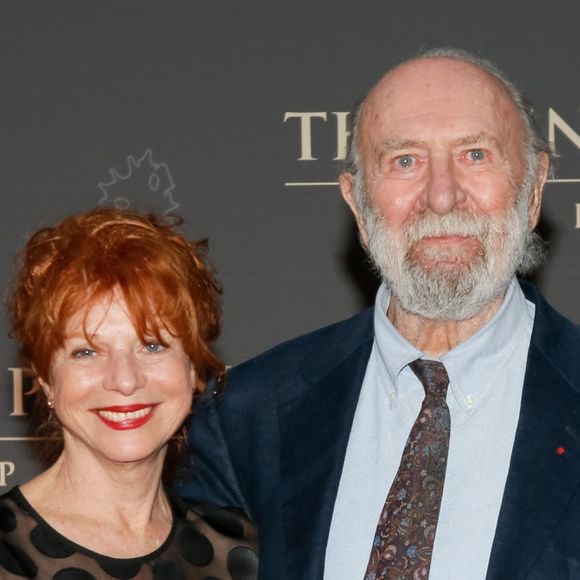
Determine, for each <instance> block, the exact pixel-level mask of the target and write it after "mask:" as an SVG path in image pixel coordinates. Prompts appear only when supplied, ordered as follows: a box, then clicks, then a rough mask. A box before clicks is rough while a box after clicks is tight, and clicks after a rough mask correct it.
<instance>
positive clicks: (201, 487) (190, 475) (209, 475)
mask: <svg viewBox="0 0 580 580" xmlns="http://www.w3.org/2000/svg"><path fill="white" fill-rule="evenodd" d="M211 387H212V386H211V385H209V386H208V388H207V389H206V391H205V393H204V396H203V397H202V399H201V400H200V401H199V402H198V404H197V405H196V406H195V408H194V412H193V416H192V423H191V428H190V431H189V437H188V450H187V452H188V455H189V461H188V469H187V471H186V472H185V474H183V475H182V477H181V478H180V479H179V481H178V482H177V484H176V486H175V487H176V491H177V493H179V494H180V495H182V496H183V497H186V498H188V499H191V500H194V501H202V502H211V503H215V504H217V505H220V506H236V507H241V508H243V509H244V510H246V511H249V509H248V507H249V506H248V502H247V500H246V498H245V496H244V493H243V492H242V488H241V485H240V482H239V480H238V474H237V473H236V468H235V466H234V464H233V462H232V456H231V450H230V448H229V445H230V444H231V441H229V440H228V436H227V433H226V431H225V429H224V424H223V417H222V413H221V410H222V404H223V400H222V398H221V397H220V396H219V395H218V396H216V395H215V394H214V393H213V389H212V388H211Z"/></svg>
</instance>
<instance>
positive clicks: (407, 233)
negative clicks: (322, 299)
mask: <svg viewBox="0 0 580 580" xmlns="http://www.w3.org/2000/svg"><path fill="white" fill-rule="evenodd" d="M527 194H528V192H527V191H521V192H520V194H519V195H518V203H517V206H516V207H515V208H511V209H510V210H508V212H507V214H506V215H505V216H504V217H493V218H492V217H489V216H473V215H471V214H468V213H466V212H465V211H461V210H454V211H453V212H451V213H448V214H445V215H437V214H434V213H433V212H430V211H427V212H425V213H424V214H422V215H421V216H419V217H418V218H417V219H416V220H415V221H413V222H412V223H410V224H408V225H407V226H405V227H404V228H403V229H402V230H401V231H400V232H399V233H398V234H394V233H393V232H391V231H390V229H389V226H388V224H387V223H386V222H385V220H384V219H383V217H382V216H381V215H380V214H379V212H378V211H377V210H376V209H375V208H374V207H370V206H369V207H366V208H364V210H363V214H364V221H365V227H366V232H367V236H368V251H369V254H370V256H371V258H372V260H373V262H374V264H375V266H376V267H377V269H378V270H379V272H380V274H381V276H382V278H383V280H384V282H385V283H386V284H387V286H388V287H389V288H390V290H391V292H392V293H393V295H394V296H396V297H397V299H398V300H399V302H400V303H401V306H402V307H403V308H404V309H405V310H407V311H408V312H411V313H412V314H416V315H418V316H421V317H423V318H427V319H431V320H441V321H443V320H466V319H468V318H471V317H472V316H474V315H476V314H478V313H479V312H481V311H482V310H483V309H484V308H485V307H486V306H487V305H488V304H490V303H491V302H492V301H493V300H494V299H496V298H498V297H500V296H503V294H504V293H505V291H506V289H507V287H508V285H509V283H510V281H511V279H512V278H513V276H514V275H515V273H516V270H517V269H518V266H519V265H520V263H521V262H522V259H523V257H524V254H525V252H526V248H527V246H528V240H529V236H530V232H528V205H527V202H528V199H529V196H528V195H527ZM448 235H459V236H472V237H475V238H476V239H477V240H478V241H479V244H480V248H479V251H478V252H477V253H476V255H475V257H473V256H472V259H471V262H470V263H461V262H460V261H458V263H457V264H450V262H449V261H448V260H447V261H446V262H444V263H440V264H437V259H436V258H437V256H436V254H434V255H433V264H430V265H429V268H428V269H426V268H425V267H424V266H423V265H422V264H421V263H420V262H419V261H418V259H417V255H416V253H417V252H416V248H415V247H414V244H415V243H416V242H418V241H419V240H421V239H422V238H428V237H436V236H448ZM436 251H442V250H440V249H439V250H436ZM451 251H452V250H451ZM423 255H424V252H423Z"/></svg>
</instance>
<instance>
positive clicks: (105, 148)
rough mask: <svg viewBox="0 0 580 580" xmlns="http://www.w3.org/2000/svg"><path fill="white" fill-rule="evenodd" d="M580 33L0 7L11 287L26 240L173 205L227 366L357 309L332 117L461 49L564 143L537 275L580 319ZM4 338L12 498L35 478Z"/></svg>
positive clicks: (399, 5)
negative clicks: (207, 260)
mask: <svg viewBox="0 0 580 580" xmlns="http://www.w3.org/2000/svg"><path fill="white" fill-rule="evenodd" d="M579 24H580V5H579V4H578V2H577V0H555V1H554V2H551V3H548V2H544V1H539V0H534V1H531V0H512V1H511V2H505V1H502V2H493V1H491V2H490V1H488V2H485V3H473V2H467V1H465V0H462V1H461V2H456V1H452V0H441V1H439V2H432V1H430V2H427V1H425V2H422V1H418V0H407V1H406V2H394V1H388V0H382V1H380V2H379V1H366V2H365V1H361V0H318V1H317V0H309V1H298V0H294V1H292V2H279V1H275V0H259V1H258V0H249V1H246V2H244V1H242V0H192V1H190V2H169V1H157V2H153V1H124V0H105V1H103V0H99V1H98V2H85V1H81V0H62V1H50V0H39V1H37V2H30V1H28V0H15V1H7V0H0V120H1V123H0V127H1V133H0V155H1V159H2V171H1V172H0V196H1V200H2V213H1V216H0V220H1V227H0V240H1V243H0V285H1V286H2V287H3V288H6V287H7V286H8V284H9V281H10V278H11V276H12V273H13V259H14V255H15V254H16V252H17V251H18V250H19V248H21V247H22V245H23V243H24V241H25V239H26V237H27V235H29V234H30V233H31V232H33V231H35V230H36V229H38V228H39V227H41V226H44V225H49V224H52V223H54V222H55V221H56V220H60V219H61V218H63V217H64V216H65V215H67V214H70V213H74V212H78V211H83V210H87V209H89V208H91V207H93V206H94V205H96V204H97V203H99V202H100V201H105V202H109V203H111V202H116V203H129V204H131V205H141V206H143V207H147V208H152V209H155V210H157V211H158V212H160V213H163V212H166V211H168V210H170V209H171V208H176V211H177V213H179V214H181V215H182V216H183V217H184V218H185V220H186V224H185V226H184V231H185V233H186V234H187V235H188V236H190V237H209V239H210V246H211V256H212V259H213V262H214V263H215V265H216V266H217V269H218V271H219V274H220V279H221V281H222V283H223V285H224V288H225V292H224V316H225V325H224V330H223V336H222V339H221V340H220V342H219V344H218V350H219V352H220V354H221V355H222V356H223V357H224V358H225V360H226V361H227V362H228V363H230V364H235V363H237V362H240V361H242V360H244V359H246V358H248V357H250V356H252V355H254V354H257V353H259V352H261V351H262V350H264V349H266V348H267V347H269V346H271V345H273V344H275V343H277V342H280V341H282V340H284V339H287V338H290V337H293V336H296V335H298V334H301V333H303V332H306V331H308V330H311V329H314V328H316V327H319V326H322V325H324V324H327V323H330V322H332V321H335V320H338V319H340V318H343V317H346V316H348V315H350V314H352V313H354V312H356V311H357V310H359V309H360V308H361V307H363V306H364V305H366V304H368V303H369V301H370V300H371V299H372V295H373V292H374V288H375V282H374V280H373V278H372V277H371V276H369V275H368V274H367V273H366V268H365V265H364V256H363V255H362V253H361V252H360V250H359V249H358V247H357V244H356V241H355V235H354V228H353V225H352V222H351V219H350V216H349V215H348V212H347V210H346V208H345V206H344V205H343V202H342V200H341V198H340V195H339V193H338V189H337V187H336V186H333V185H328V183H330V184H332V183H333V182H334V181H335V180H336V175H337V172H338V162H337V161H336V160H335V158H336V157H340V156H341V155H340V154H337V147H339V146H340V143H341V139H340V138H339V137H338V133H339V131H338V129H340V127H339V125H340V122H341V121H342V120H344V113H345V112H347V111H348V110H349V109H350V107H351V105H352V104H353V102H354V101H355V100H356V99H358V98H359V97H360V96H361V95H362V94H363V93H364V92H365V91H366V90H367V89H368V88H369V87H370V86H371V85H372V84H373V82H374V81H375V80H376V79H377V78H378V77H379V76H380V75H381V74H382V72H383V71H384V70H385V69H387V68H389V67H390V66H392V65H393V64H395V63H396V62H398V61H400V60H401V59H404V58H407V57H409V56H412V55H413V54H415V53H416V52H417V51H418V50H419V49H420V48H421V47H423V46H427V47H431V46H457V47H462V48H466V49H468V50H471V51H474V52H475V53H478V54H481V55H482V56H485V57H487V58H490V59H492V60H494V61H496V62H497V63H498V64H499V65H500V66H501V67H502V68H503V69H504V70H505V71H506V72H507V74H508V75H510V76H511V77H512V78H513V79H514V80H515V82H516V83H517V84H518V85H520V86H521V87H522V88H523V89H524V91H525V92H526V94H527V95H528V96H529V97H530V99H531V100H532V101H533V102H534V103H535V105H536V109H537V116H538V120H539V124H540V126H541V127H542V128H543V129H544V131H545V132H546V134H548V133H551V134H553V137H554V139H555V144H556V149H557V152H558V153H559V154H560V159H559V167H558V170H557V180H556V181H555V182H552V183H550V184H548V186H547V188H546V192H545V198H544V200H545V202H544V208H545V210H544V216H545V217H544V220H543V223H542V229H543V231H544V232H545V234H546V236H547V237H548V239H549V240H550V242H551V245H552V252H551V258H550V262H549V264H548V265H547V266H546V267H545V268H544V269H543V271H542V272H541V274H540V276H539V279H538V281H539V283H540V286H541V288H542V289H543V291H544V292H545V294H546V295H547V296H548V298H549V299H550V300H551V302H552V303H553V304H554V305H555V306H556V307H557V308H559V309H560V310H561V311H562V312H563V313H565V314H566V315H568V316H569V317H571V318H572V319H574V320H576V321H578V322H580V304H579V303H578V300H577V293H578V292H577V288H578V282H579V280H580V268H579V266H580V263H579V260H578V250H579V248H580V240H579V235H580V234H579V231H580V229H579V228H578V226H579V225H580V217H577V216H580V212H577V207H580V76H579V74H578V59H579V57H580V26H579ZM296 113H299V114H300V115H301V116H296ZM336 113H338V114H336ZM313 114H314V115H313ZM308 117H310V128H311V135H310V136H311V140H307V139H306V135H305V134H304V131H301V128H302V129H306V128H307V125H308V123H307V118H308ZM324 117H325V118H324ZM285 118H287V120H286V121H284V119H285ZM302 118H303V119H304V121H302V120H301V119H302ZM309 148H310V155H307V154H308V149H309ZM301 156H302V157H312V158H315V159H302V160H301V159H299V158H300V157H301ZM305 184H310V185H305ZM123 200H125V201H124V202H123ZM0 325H1V327H0V341H1V344H2V346H3V348H2V349H1V354H0V356H1V362H2V369H3V370H2V373H3V382H2V384H3V389H2V391H1V393H0V413H2V415H1V417H2V423H1V427H0V488H1V486H3V485H13V484H16V483H20V482H22V481H24V480H26V479H27V478H29V477H30V476H31V475H32V474H33V473H34V472H35V471H36V469H37V466H36V465H35V463H34V461H33V460H32V459H31V455H30V454H31V452H32V448H33V445H34V442H33V441H31V440H29V439H26V437H27V435H28V418H27V416H26V415H25V413H26V400H25V399H26V397H22V396H21V394H20V391H21V389H20V385H19V382H18V376H19V370H18V368H17V367H18V360H17V357H16V349H15V346H14V344H13V343H11V342H10V341H9V339H8V338H7V332H8V328H7V325H6V319H5V316H4V314H3V315H2V318H0ZM11 369H12V370H11ZM23 389H24V390H25V389H26V384H25V385H24V386H23ZM23 400H24V401H23Z"/></svg>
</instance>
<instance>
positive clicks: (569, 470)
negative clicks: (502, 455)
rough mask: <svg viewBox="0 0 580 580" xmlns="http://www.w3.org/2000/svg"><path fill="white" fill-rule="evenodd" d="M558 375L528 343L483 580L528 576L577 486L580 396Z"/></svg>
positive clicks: (579, 469) (579, 454)
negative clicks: (515, 425) (511, 446)
mask: <svg viewBox="0 0 580 580" xmlns="http://www.w3.org/2000/svg"><path fill="white" fill-rule="evenodd" d="M552 336H554V335H552ZM560 370H561V369H556V368H555V366H554V365H553V364H552V363H551V361H550V359H549V357H547V356H546V355H545V354H544V351H543V349H541V348H538V346H536V345H534V343H533V342H532V345H531V347H530V352H529V355H528V367H527V370H526V378H525V381H524V391H523V396H522V406H521V412H520V419H519V423H518V428H517V432H516V438H515V442H514V449H513V452H512V458H511V463H510V469H509V474H508V479H507V482H506V488H505V492H504V498H503V501H502V507H501V511H500V515H499V519H498V524H497V529H496V535H495V539H494V543H493V547H492V552H491V556H490V563H489V567H488V573H487V580H498V579H500V578H501V579H505V578H510V580H517V579H520V578H526V577H527V576H528V574H529V573H530V570H531V569H532V567H533V565H534V562H535V561H536V560H537V559H538V556H539V555H540V553H541V551H542V548H543V547H544V546H545V544H546V541H547V540H548V538H549V536H550V534H551V533H552V532H553V530H554V528H555V527H556V525H557V524H558V521H559V520H560V518H561V517H562V514H563V512H564V510H565V509H566V504H567V503H568V501H569V499H570V496H571V495H572V493H573V491H574V490H575V488H576V487H577V486H578V485H579V484H580V430H579V427H578V426H579V425H580V421H579V417H578V410H580V394H579V393H578V391H577V390H576V389H575V388H573V387H572V386H571V385H570V382H569V381H568V379H567V378H565V376H563V374H562V372H560Z"/></svg>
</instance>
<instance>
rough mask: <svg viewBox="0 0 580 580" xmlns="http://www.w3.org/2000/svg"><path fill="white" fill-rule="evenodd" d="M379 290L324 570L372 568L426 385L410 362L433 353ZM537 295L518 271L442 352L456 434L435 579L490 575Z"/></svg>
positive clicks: (328, 578)
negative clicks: (493, 306) (475, 327)
mask: <svg viewBox="0 0 580 580" xmlns="http://www.w3.org/2000/svg"><path fill="white" fill-rule="evenodd" d="M389 298H390V295H389V292H388V290H387V289H386V288H385V287H384V286H381V288H380V289H379V291H378V294H377V298H376V303H375V315H374V324H375V342H374V345H373V349H372V353H371V356H370V359H369V363H368V365H367V370H366V374H365V378H364V381H363V385H362V389H361V393H360V397H359V401H358V404H357V408H356V412H355V417H354V423H353V427H352V431H351V434H350V438H349V442H348V448H347V453H346V457H345V463H344V467H343V472H342V476H341V479H340V485H339V489H338V496H337V499H336V503H335V506H334V513H333V518H332V524H331V528H330V535H329V541H328V545H327V550H326V563H325V574H324V580H357V579H362V578H363V577H364V573H365V570H366V567H367V564H368V559H369V555H370V551H371V545H372V542H373V538H374V534H375V529H376V526H377V522H378V519H379V515H380V513H381V510H382V508H383V504H384V501H385V499H386V497H387V494H388V492H389V489H390V487H391V484H392V482H393V480H394V478H395V474H396V472H397V469H398V467H399V463H400V459H401V455H402V452H403V449H404V447H405V443H406V441H407V437H408V435H409V432H410V430H411V426H412V425H413V423H414V421H415V419H416V417H417V415H418V413H419V409H420V407H421V403H422V401H423V398H424V390H423V387H422V385H421V383H420V382H419V380H418V379H417V378H416V376H415V375H414V374H413V372H412V371H411V369H410V368H409V366H408V365H409V363H410V362H412V361H414V360H415V359H417V358H421V357H423V358H430V357H426V356H425V355H424V354H423V353H422V352H421V351H419V350H417V349H416V348H415V347H414V346H412V345H411V344H409V343H408V342H407V341H406V340H405V339H404V338H403V337H402V336H401V335H400V334H399V333H398V332H397V331H396V330H395V328H394V327H393V325H392V324H391V323H390V321H389V319H388V318H387V316H386V312H387V308H388V305H389ZM533 322H534V305H533V304H531V303H530V302H528V301H527V300H526V299H525V297H524V295H523V292H522V291H521V289H520V287H519V285H518V284H517V282H516V280H515V279H514V280H513V281H512V282H511V284H510V286H509V288H508V291H507V293H506V296H505V298H504V302H503V304H502V306H501V308H500V310H499V311H498V312H497V313H496V315H495V316H494V317H493V318H492V319H491V320H490V321H489V322H488V323H487V324H486V325H485V326H484V327H483V328H481V329H480V330H479V331H478V332H477V333H476V334H474V335H473V336H472V337H471V338H469V339H468V340H466V341H465V342H463V343H461V344H460V345H459V346H457V347H456V348H454V349H452V350H451V351H449V352H448V353H446V354H445V355H443V356H441V358H440V359H439V360H441V362H442V363H443V364H444V365H445V368H446V369H447V373H448V375H449V390H448V394H447V404H448V406H449V411H450V414H451V438H450V443H449V456H448V460H447V471H446V476H445V486H444V490H443V498H442V503H441V512H440V515H439V523H438V526H437V534H436V537H435V545H434V547H433V559H432V563H431V574H430V577H429V578H430V580H482V579H484V578H485V574H486V571H487V566H488V562H489V556H490V553H491V546H492V543H493V538H494V534H495V528H496V525H497V519H498V515H499V510H500V506H501V500H502V497H503V490H504V487H505V482H506V479H507V473H508V468H509V461H510V457H511V452H512V447H513V443H514V438H515V431H516V427H517V421H518V417H519V410H520V404H521V397H522V388H523V382H524V373H525V369H526V360H527V354H528V349H529V345H530V338H531V334H532V327H533Z"/></svg>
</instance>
